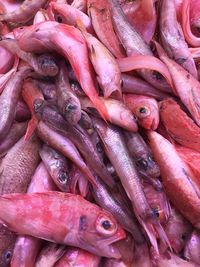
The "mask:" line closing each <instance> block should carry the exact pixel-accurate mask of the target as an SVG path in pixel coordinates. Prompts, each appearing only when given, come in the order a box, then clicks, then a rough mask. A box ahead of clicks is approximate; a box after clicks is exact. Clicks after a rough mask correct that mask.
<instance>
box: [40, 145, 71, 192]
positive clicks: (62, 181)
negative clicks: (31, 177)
mask: <svg viewBox="0 0 200 267" xmlns="http://www.w3.org/2000/svg"><path fill="white" fill-rule="evenodd" d="M40 157H41V159H42V161H43V163H44V165H45V167H46V169H47V170H48V172H49V174H50V175H51V178H52V179H53V181H54V183H55V184H56V185H57V187H58V188H59V189H60V190H61V191H64V192H69V186H68V183H69V181H68V180H69V166H68V162H67V159H66V158H65V157H64V156H63V155H62V154H60V153H59V152H57V151H56V150H54V149H53V148H51V147H49V146H47V145H43V146H42V148H41V149H40Z"/></svg>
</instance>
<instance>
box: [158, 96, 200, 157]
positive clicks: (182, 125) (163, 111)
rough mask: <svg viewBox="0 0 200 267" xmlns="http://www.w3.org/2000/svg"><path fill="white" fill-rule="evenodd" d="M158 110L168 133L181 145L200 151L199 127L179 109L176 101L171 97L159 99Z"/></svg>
mask: <svg viewBox="0 0 200 267" xmlns="http://www.w3.org/2000/svg"><path fill="white" fill-rule="evenodd" d="M159 110H160V118H161V121H162V123H163V125H164V126H165V128H166V130H167V132H168V134H169V135H170V136H171V137H172V138H173V139H174V140H175V141H176V142H177V143H179V144H181V145H182V146H185V147H188V148H191V149H194V150H195V151H198V152H200V142H199V134H200V128H199V127H198V126H197V125H196V124H195V122H194V121H193V120H192V119H191V118H190V117H189V116H188V115H187V113H186V112H184V111H183V110H182V109H181V107H180V106H179V105H178V104H177V102H176V101H174V100H173V99H171V98H170V99H167V100H164V101H161V102H160V103H159ZM177 126H178V127H177ZM180 129H181V130H180Z"/></svg>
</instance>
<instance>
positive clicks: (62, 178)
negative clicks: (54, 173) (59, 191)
mask: <svg viewBox="0 0 200 267" xmlns="http://www.w3.org/2000/svg"><path fill="white" fill-rule="evenodd" d="M67 178H68V175H67V173H66V172H62V173H61V174H60V175H59V180H60V182H61V183H62V184H64V183H66V182H67Z"/></svg>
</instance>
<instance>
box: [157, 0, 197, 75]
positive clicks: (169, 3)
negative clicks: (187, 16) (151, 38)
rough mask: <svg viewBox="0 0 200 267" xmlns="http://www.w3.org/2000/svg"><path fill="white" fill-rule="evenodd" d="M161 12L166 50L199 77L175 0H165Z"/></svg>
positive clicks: (162, 32)
mask: <svg viewBox="0 0 200 267" xmlns="http://www.w3.org/2000/svg"><path fill="white" fill-rule="evenodd" d="M160 13H161V14H160V21H159V22H160V37H161V40H162V44H163V47H164V48H165V51H166V52H167V54H168V56H169V57H170V58H172V59H173V60H175V61H176V62H177V63H178V64H180V65H181V66H183V68H185V69H186V70H187V71H188V72H190V73H191V74H192V75H193V76H194V77H195V78H197V69H196V66H195V63H194V60H193V58H192V56H191V53H190V51H189V48H188V45H187V43H186V41H185V38H184V35H183V32H182V29H181V26H180V24H179V23H178V21H177V17H176V9H175V0H163V1H162V2H161V9H160Z"/></svg>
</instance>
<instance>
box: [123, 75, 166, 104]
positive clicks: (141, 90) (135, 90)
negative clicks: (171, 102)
mask: <svg viewBox="0 0 200 267" xmlns="http://www.w3.org/2000/svg"><path fill="white" fill-rule="evenodd" d="M121 77H122V93H124V94H127V93H128V94H136V95H146V96H150V97H153V98H155V99H156V100H164V99H165V98H169V97H170V95H169V94H167V93H164V92H162V91H161V90H158V89H156V88H154V87H153V86H152V85H150V84H149V83H147V82H145V81H144V80H142V79H140V78H139V77H135V76H133V75H128V74H126V73H122V75H121Z"/></svg>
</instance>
